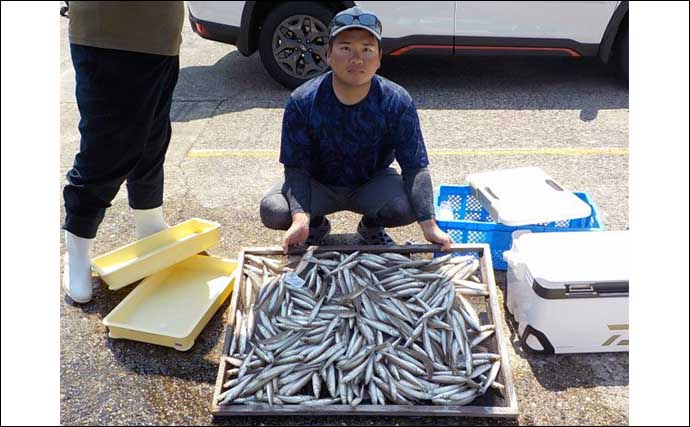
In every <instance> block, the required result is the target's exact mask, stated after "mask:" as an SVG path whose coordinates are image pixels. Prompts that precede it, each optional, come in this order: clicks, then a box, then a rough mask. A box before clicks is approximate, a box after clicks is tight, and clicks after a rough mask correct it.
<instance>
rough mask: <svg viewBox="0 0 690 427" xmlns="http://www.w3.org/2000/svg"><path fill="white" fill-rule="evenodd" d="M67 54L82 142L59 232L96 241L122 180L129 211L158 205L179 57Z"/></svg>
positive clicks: (77, 49)
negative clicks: (101, 224)
mask: <svg viewBox="0 0 690 427" xmlns="http://www.w3.org/2000/svg"><path fill="white" fill-rule="evenodd" d="M70 48H71V53H72V63H73V65H74V70H75V73H76V97H77V105H78V107H79V113H80V115H81V119H80V121H79V133H80V134H81V140H80V146H79V153H78V154H77V155H76V157H75V158H74V164H73V166H72V169H70V170H69V171H68V172H67V182H68V184H67V185H66V186H65V188H64V191H63V196H64V199H65V211H66V219H65V224H64V226H63V228H64V229H65V230H68V231H69V232H71V233H73V234H75V235H77V236H80V237H84V238H93V237H95V236H96V231H97V229H98V226H99V225H100V223H101V221H102V220H103V216H104V214H105V210H106V208H108V207H110V202H111V201H112V200H113V198H114V197H115V195H116V194H117V192H118V191H119V189H120V186H121V185H122V183H123V182H124V181H125V180H127V191H128V196H129V205H130V207H132V208H133V209H153V208H156V207H159V206H161V205H162V204H163V162H164V160H165V153H166V151H167V149H168V144H169V143H170V135H171V126H170V106H171V104H172V95H173V91H174V89H175V85H176V84H177V77H178V75H179V69H180V63H179V57H178V56H163V55H152V54H146V53H138V52H128V51H122V50H113V49H101V48H95V47H89V46H81V45H75V44H72V45H71V46H70Z"/></svg>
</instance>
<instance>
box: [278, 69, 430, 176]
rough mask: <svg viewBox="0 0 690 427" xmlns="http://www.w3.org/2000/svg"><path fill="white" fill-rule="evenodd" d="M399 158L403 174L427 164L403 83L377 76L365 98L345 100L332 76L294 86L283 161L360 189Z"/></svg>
mask: <svg viewBox="0 0 690 427" xmlns="http://www.w3.org/2000/svg"><path fill="white" fill-rule="evenodd" d="M394 159H395V160H397V161H398V163H399V164H400V167H401V168H402V171H403V173H404V172H406V171H412V170H415V169H419V168H423V167H426V166H427V165H428V164H429V161H428V158H427V153H426V147H425V146H424V138H423V137H422V130H421V128H420V126H419V117H418V116H417V109H416V108H415V106H414V102H413V101H412V97H410V94H409V93H407V91H406V90H405V89H403V88H402V87H401V86H399V85H397V84H395V83H393V82H391V81H389V80H387V79H385V78H383V77H381V76H378V75H375V76H374V78H373V79H372V82H371V88H370V89H369V93H368V94H367V96H366V97H365V98H364V99H363V100H362V101H360V102H359V103H357V104H355V105H345V104H343V103H341V102H340V101H339V100H338V98H337V97H336V95H335V92H334V91H333V74H332V72H328V73H325V74H323V75H321V76H319V77H316V78H314V79H312V80H310V81H308V82H306V83H304V84H303V85H302V86H300V87H298V88H297V89H295V91H294V92H292V94H291V95H290V98H289V100H288V103H287V106H286V107H285V113H284V115H283V130H282V137H281V144H280V162H281V163H283V164H284V165H285V166H288V167H299V168H303V169H305V170H307V171H308V172H309V174H310V175H311V176H312V177H313V178H314V179H316V180H317V181H319V182H321V183H323V184H326V185H333V186H339V187H348V188H353V189H354V188H356V187H359V186H361V185H362V184H364V183H366V182H367V181H369V180H370V179H371V178H372V177H373V176H374V175H375V174H376V172H378V171H380V170H382V169H384V168H386V167H388V166H390V164H391V163H393V160H394Z"/></svg>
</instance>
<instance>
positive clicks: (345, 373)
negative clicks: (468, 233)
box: [218, 249, 504, 406]
mask: <svg viewBox="0 0 690 427" xmlns="http://www.w3.org/2000/svg"><path fill="white" fill-rule="evenodd" d="M244 266H245V267H244V271H243V274H245V277H244V279H245V280H244V286H243V288H242V289H239V290H238V289H236V292H237V291H239V292H240V295H239V302H238V304H239V305H238V309H237V312H236V318H235V324H234V333H233V335H232V341H231V342H230V345H229V355H227V356H225V361H226V366H228V367H229V368H230V369H229V370H228V371H227V372H226V376H225V378H226V379H228V380H227V381H226V382H225V383H224V384H223V388H222V389H221V390H223V391H222V393H221V394H220V395H219V396H218V403H219V404H220V405H228V404H253V405H265V404H268V405H270V406H272V405H287V404H299V405H312V406H314V405H330V404H336V403H341V404H344V405H345V404H347V405H352V406H355V405H358V404H360V403H362V402H365V403H369V404H374V405H377V404H378V405H385V404H386V403H389V404H390V403H392V404H405V405H413V404H415V405H416V404H429V403H432V404H436V405H466V404H468V403H470V402H472V401H473V400H474V399H475V398H477V397H479V396H481V395H483V394H484V393H486V391H487V390H488V389H489V388H494V389H497V390H499V391H501V392H502V391H503V389H504V386H503V385H502V384H500V383H499V382H498V381H496V377H497V374H498V371H499V370H500V367H501V362H500V356H499V355H498V354H495V353H487V352H480V351H478V349H476V347H477V346H478V345H479V344H480V343H482V342H483V341H484V340H486V339H487V338H489V337H490V336H491V335H492V334H493V333H494V325H482V324H481V322H480V319H479V317H478V316H477V313H476V311H475V309H474V308H473V306H472V305H471V303H470V302H469V301H468V299H467V298H466V296H487V295H488V288H487V285H486V284H484V283H482V281H481V279H480V277H479V272H478V269H479V261H478V260H477V259H476V258H474V257H473V256H471V255H469V256H454V255H453V254H448V255H445V256H442V257H438V258H434V259H420V260H413V259H411V258H410V257H407V256H404V255H401V254H397V253H381V254H373V253H360V252H359V251H357V252H353V253H350V254H345V253H340V252H334V251H331V252H321V253H314V251H313V249H310V250H308V251H307V252H306V253H305V254H304V255H303V256H302V257H301V258H299V263H298V264H297V265H295V263H294V262H293V263H292V264H283V263H280V262H279V261H276V260H273V259H270V258H266V257H259V256H253V255H250V254H245V262H244ZM292 267H294V268H292ZM238 282H239V281H238ZM239 283H241V282H239ZM473 351H477V352H473Z"/></svg>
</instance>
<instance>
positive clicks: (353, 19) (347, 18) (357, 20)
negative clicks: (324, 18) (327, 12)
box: [333, 13, 383, 35]
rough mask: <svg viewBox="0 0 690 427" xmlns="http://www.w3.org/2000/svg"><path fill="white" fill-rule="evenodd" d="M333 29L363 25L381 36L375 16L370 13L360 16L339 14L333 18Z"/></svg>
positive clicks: (379, 23)
mask: <svg viewBox="0 0 690 427" xmlns="http://www.w3.org/2000/svg"><path fill="white" fill-rule="evenodd" d="M333 24H334V27H336V28H335V29H337V27H343V26H346V25H357V24H359V25H363V26H365V27H368V28H370V29H372V30H374V31H375V32H376V33H377V34H378V35H381V31H382V29H383V28H382V25H381V21H379V18H377V17H376V15H372V14H370V13H362V14H360V15H351V14H348V13H340V14H338V15H336V16H335V18H333Z"/></svg>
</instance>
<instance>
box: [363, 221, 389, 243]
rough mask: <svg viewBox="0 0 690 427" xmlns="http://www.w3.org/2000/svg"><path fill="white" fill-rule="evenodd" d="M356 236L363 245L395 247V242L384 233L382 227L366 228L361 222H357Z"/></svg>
mask: <svg viewBox="0 0 690 427" xmlns="http://www.w3.org/2000/svg"><path fill="white" fill-rule="evenodd" d="M357 234H358V235H359V238H360V239H361V240H362V244H364V245H385V246H394V245H395V241H393V239H392V238H391V236H389V235H388V233H386V230H385V228H383V227H366V226H364V223H363V222H362V221H359V225H358V226H357Z"/></svg>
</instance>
